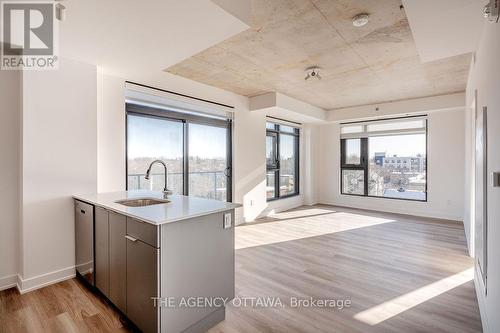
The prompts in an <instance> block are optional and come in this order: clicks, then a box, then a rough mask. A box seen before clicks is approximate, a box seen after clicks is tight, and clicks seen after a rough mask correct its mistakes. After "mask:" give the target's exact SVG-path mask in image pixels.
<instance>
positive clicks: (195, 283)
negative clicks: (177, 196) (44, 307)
mask: <svg viewBox="0 0 500 333" xmlns="http://www.w3.org/2000/svg"><path fill="white" fill-rule="evenodd" d="M227 214H231V218H232V220H234V211H233V210H229V211H224V212H217V213H212V214H206V215H203V216H197V217H193V218H190V219H184V220H182V221H179V222H173V223H164V224H160V225H155V224H152V223H147V222H145V221H143V220H139V219H136V218H134V217H130V216H126V215H125V214H120V213H117V212H115V211H114V210H112V209H107V206H103V207H101V206H93V205H92V204H88V203H85V202H81V201H78V200H76V201H75V227H76V229H75V230H76V251H77V253H76V259H77V263H80V262H82V263H84V264H85V267H83V264H80V265H79V266H78V267H77V268H79V267H80V266H82V267H83V268H84V270H82V272H80V271H78V272H79V274H80V275H82V276H83V277H84V278H85V275H84V274H86V273H87V272H92V271H93V272H94V274H93V277H92V278H91V279H90V280H88V281H89V283H90V284H92V285H94V286H95V287H96V288H97V289H98V290H99V291H100V292H102V294H104V295H105V296H106V297H107V298H108V299H109V300H110V301H111V302H112V303H113V304H114V305H115V306H116V307H117V308H118V309H120V310H121V312H122V313H123V314H125V315H126V316H127V317H128V318H129V319H130V320H131V322H133V323H134V324H135V325H136V326H137V327H138V328H139V329H140V330H141V331H143V332H146V333H148V332H167V333H170V332H172V333H175V332H185V333H187V332H205V331H206V330H208V329H209V328H210V327H213V326H214V325H216V324H217V323H218V322H220V321H222V320H224V317H225V308H224V306H222V307H209V306H206V307H201V308H191V307H166V306H163V307H161V306H160V305H159V304H160V303H161V301H157V302H156V306H155V302H154V301H153V298H167V297H174V298H175V300H176V301H180V300H181V299H182V298H183V297H193V296H196V297H207V298H213V297H223V298H228V299H231V298H233V297H234V228H232V227H230V228H224V223H223V222H224V215H227ZM92 236H93V237H92ZM93 249H94V251H92V250H93ZM87 266H88V267H87ZM92 267H93V269H92Z"/></svg>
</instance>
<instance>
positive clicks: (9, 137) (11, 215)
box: [0, 70, 21, 290]
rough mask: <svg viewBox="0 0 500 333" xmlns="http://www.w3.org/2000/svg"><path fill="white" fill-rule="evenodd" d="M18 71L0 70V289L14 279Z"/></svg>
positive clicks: (16, 230) (16, 218) (19, 101)
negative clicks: (0, 179) (0, 178)
mask: <svg viewBox="0 0 500 333" xmlns="http://www.w3.org/2000/svg"><path fill="white" fill-rule="evenodd" d="M20 74H21V73H20V72H18V71H3V70H0V152H1V162H0V175H2V181H0V211H1V212H2V215H1V216H2V217H1V219H0V290H2V289H4V288H7V287H11V286H12V285H14V284H15V283H16V282H17V271H18V261H19V241H18V240H19V144H20V135H19V121H20V109H21V75H20Z"/></svg>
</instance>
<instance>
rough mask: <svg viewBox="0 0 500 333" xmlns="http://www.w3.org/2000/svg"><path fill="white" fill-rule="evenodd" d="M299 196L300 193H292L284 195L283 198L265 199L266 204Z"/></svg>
mask: <svg viewBox="0 0 500 333" xmlns="http://www.w3.org/2000/svg"><path fill="white" fill-rule="evenodd" d="M299 195H300V193H294V194H289V195H285V196H282V197H278V198H270V199H266V202H273V201H279V200H283V199H290V198H293V197H298V196H299Z"/></svg>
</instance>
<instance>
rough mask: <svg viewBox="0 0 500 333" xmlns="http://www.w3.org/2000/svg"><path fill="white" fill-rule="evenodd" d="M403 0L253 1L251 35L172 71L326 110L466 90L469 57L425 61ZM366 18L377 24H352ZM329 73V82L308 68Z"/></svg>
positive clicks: (221, 45) (245, 34)
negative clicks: (355, 18)
mask: <svg viewBox="0 0 500 333" xmlns="http://www.w3.org/2000/svg"><path fill="white" fill-rule="evenodd" d="M400 6H401V0H377V1H374V0H273V1H268V0H252V10H253V15H252V26H251V28H250V29H248V30H246V31H244V32H242V33H240V34H238V35H236V36H234V37H232V38H229V39H227V40H225V41H224V42H222V43H219V44H217V45H215V46H213V47H210V48H208V49H207V50H205V51H202V52H200V53H198V54H197V55H195V56H193V57H191V58H189V59H187V60H184V61H182V62H180V63H178V64H176V65H174V66H171V67H169V68H167V69H166V71H167V72H169V73H172V74H176V75H180V76H184V77H186V78H189V79H192V80H196V81H200V82H203V83H206V84H209V85H212V86H216V87H219V88H223V89H226V90H229V91H233V92H235V93H237V94H241V95H244V96H255V95H259V94H263V93H266V92H270V91H277V92H280V93H283V94H285V95H288V96H291V97H293V98H296V99H299V100H302V101H304V102H307V103H310V104H312V105H315V106H318V107H321V108H324V109H336V108H342V107H348V106H355V105H364V104H373V103H380V102H387V101H392V100H401V99H407V98H417V97H424V96H432V95H440V94H446V93H452V92H458V91H463V90H464V89H465V84H466V78H467V73H468V69H469V63H470V55H460V56H456V57H452V58H448V59H443V60H439V61H434V62H428V63H422V61H421V60H420V58H419V55H418V53H417V49H416V46H415V42H414V40H413V37H412V33H411V30H410V27H409V25H408V20H407V18H406V14H405V12H404V10H401V9H400ZM362 12H367V13H369V14H370V16H371V17H370V23H369V24H368V25H366V26H365V27H362V28H354V27H353V26H352V23H351V18H352V17H353V16H355V15H356V14H359V13H362ZM312 65H318V66H320V67H322V70H321V75H322V76H323V79H322V80H309V81H305V80H304V77H305V73H304V69H305V68H306V67H309V66H312Z"/></svg>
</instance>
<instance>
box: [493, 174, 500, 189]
mask: <svg viewBox="0 0 500 333" xmlns="http://www.w3.org/2000/svg"><path fill="white" fill-rule="evenodd" d="M493 187H500V172H493Z"/></svg>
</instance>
